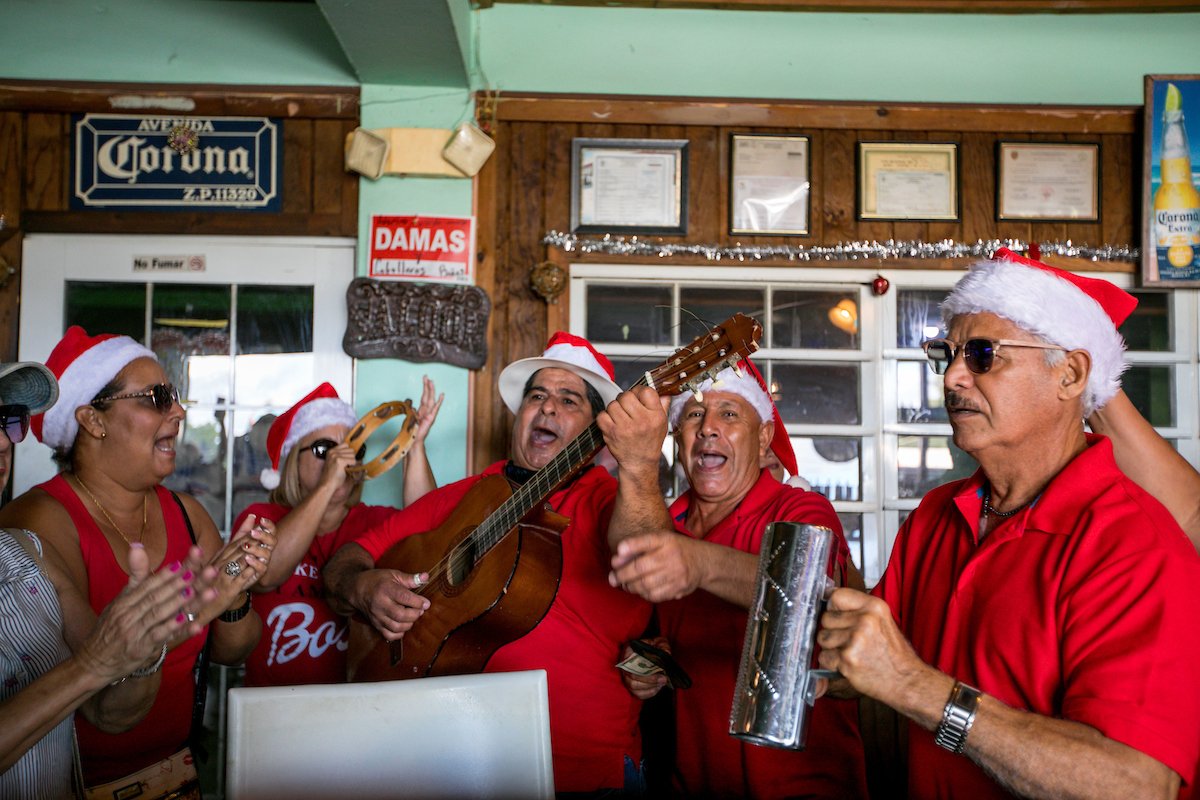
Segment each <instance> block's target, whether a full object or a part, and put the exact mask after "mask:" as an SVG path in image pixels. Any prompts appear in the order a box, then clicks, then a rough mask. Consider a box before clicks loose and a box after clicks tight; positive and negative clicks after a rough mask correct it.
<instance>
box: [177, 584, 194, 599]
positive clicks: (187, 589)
mask: <svg viewBox="0 0 1200 800" xmlns="http://www.w3.org/2000/svg"><path fill="white" fill-rule="evenodd" d="M180 594H181V595H183V596H184V597H191V596H192V587H190V586H185V587H183V591H182V592H180Z"/></svg>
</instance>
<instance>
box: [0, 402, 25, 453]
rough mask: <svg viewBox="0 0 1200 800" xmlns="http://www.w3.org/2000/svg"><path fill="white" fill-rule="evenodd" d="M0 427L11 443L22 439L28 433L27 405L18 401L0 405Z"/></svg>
mask: <svg viewBox="0 0 1200 800" xmlns="http://www.w3.org/2000/svg"><path fill="white" fill-rule="evenodd" d="M0 427H2V428H3V429H4V435H5V436H7V437H8V440H9V441H10V442H12V443H13V444H16V443H17V442H19V441H21V440H22V439H24V438H25V434H27V433H29V406H24V405H21V404H20V403H14V404H12V405H6V406H0Z"/></svg>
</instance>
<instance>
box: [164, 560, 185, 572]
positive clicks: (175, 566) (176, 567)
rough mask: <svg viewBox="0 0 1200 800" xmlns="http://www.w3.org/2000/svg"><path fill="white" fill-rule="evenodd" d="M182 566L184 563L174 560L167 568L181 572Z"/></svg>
mask: <svg viewBox="0 0 1200 800" xmlns="http://www.w3.org/2000/svg"><path fill="white" fill-rule="evenodd" d="M182 566H183V565H182V564H180V563H179V562H178V561H172V562H171V566H169V567H167V569H169V570H171V572H179V568H180V567H182Z"/></svg>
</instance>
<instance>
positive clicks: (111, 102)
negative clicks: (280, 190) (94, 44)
mask: <svg viewBox="0 0 1200 800" xmlns="http://www.w3.org/2000/svg"><path fill="white" fill-rule="evenodd" d="M359 94H360V92H359V87H357V86H243V85H241V84H239V85H236V86H230V85H220V84H178V83H93V82H90V81H25V80H11V79H3V80H0V111H8V110H13V111H26V112H29V111H35V112H54V113H87V112H98V111H103V112H108V113H113V114H145V115H161V116H214V117H215V116H239V115H242V116H265V117H282V118H285V119H291V118H313V119H351V120H357V119H358V106H359Z"/></svg>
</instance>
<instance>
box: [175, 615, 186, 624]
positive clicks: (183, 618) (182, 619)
mask: <svg viewBox="0 0 1200 800" xmlns="http://www.w3.org/2000/svg"><path fill="white" fill-rule="evenodd" d="M175 621H176V622H178V623H179V624H180V625H182V624H183V623H185V622H187V614H180V615H179V616H177V617H175Z"/></svg>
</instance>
